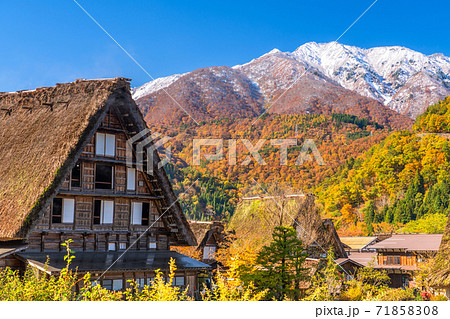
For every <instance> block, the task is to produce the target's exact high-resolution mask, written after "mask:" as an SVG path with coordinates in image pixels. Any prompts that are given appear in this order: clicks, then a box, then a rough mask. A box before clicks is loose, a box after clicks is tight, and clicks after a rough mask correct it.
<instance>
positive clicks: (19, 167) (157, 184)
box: [0, 78, 209, 295]
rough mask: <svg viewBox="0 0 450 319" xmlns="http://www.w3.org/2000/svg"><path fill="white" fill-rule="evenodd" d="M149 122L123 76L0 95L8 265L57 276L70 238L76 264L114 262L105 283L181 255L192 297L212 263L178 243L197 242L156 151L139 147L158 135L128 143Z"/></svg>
mask: <svg viewBox="0 0 450 319" xmlns="http://www.w3.org/2000/svg"><path fill="white" fill-rule="evenodd" d="M146 128H147V126H146V124H145V122H144V119H143V117H142V114H141V113H140V111H139V109H138V107H137V106H136V104H135V102H134V101H133V99H132V97H131V94H130V85H129V82H128V80H127V79H124V78H115V79H107V80H77V81H75V82H72V83H67V84H58V85H56V86H55V87H49V88H38V89H36V90H31V91H19V92H15V93H0V144H1V148H0V267H7V266H9V267H11V268H14V269H20V270H22V271H23V270H24V268H25V267H26V266H27V265H31V266H32V267H35V268H37V269H40V270H41V271H43V272H47V273H48V274H51V275H56V274H58V273H59V271H60V270H61V269H62V268H63V267H65V265H66V262H65V261H64V255H65V251H64V247H62V245H61V244H63V243H64V242H66V241H67V240H69V239H71V240H72V243H71V244H70V248H71V249H72V250H74V251H75V253H74V255H75V259H74V260H73V263H72V267H73V268H77V269H78V272H79V273H80V274H83V273H85V272H90V273H91V274H92V275H93V276H92V278H93V279H95V278H96V277H97V276H100V275H101V274H102V273H103V271H105V270H106V269H109V270H108V272H107V273H106V274H105V275H104V276H103V277H102V278H101V279H100V283H101V284H102V285H103V286H104V287H106V288H109V289H112V290H123V289H125V288H126V287H127V285H128V283H127V280H129V279H135V280H136V281H137V283H138V284H139V285H143V284H148V283H149V282H150V281H151V280H152V279H153V278H154V275H155V270H156V269H161V270H162V271H164V272H167V271H168V263H169V260H170V259H171V258H173V259H175V263H176V266H177V272H176V276H175V282H174V284H175V285H176V286H180V287H182V288H184V287H189V293H190V294H191V295H194V293H195V292H196V291H198V288H199V287H198V284H197V277H198V274H199V273H200V272H204V271H206V270H207V269H209V266H208V265H206V264H204V263H202V262H199V261H196V260H194V259H192V258H189V257H187V256H184V255H182V254H179V253H176V252H174V251H171V250H170V247H171V246H187V245H189V246H196V245H197V242H196V239H195V236H194V234H193V232H192V231H191V229H190V226H189V223H188V222H187V220H186V218H185V216H184V214H183V211H182V209H181V206H180V204H179V203H178V201H177V198H176V196H175V194H174V192H173V190H172V187H171V184H170V182H169V180H168V177H167V175H166V173H165V171H164V169H163V168H161V167H159V166H158V163H159V161H160V159H159V157H158V154H157V152H156V151H155V150H154V149H152V150H150V151H149V152H151V153H147V152H145V150H146V149H147V148H143V149H140V148H137V147H136V145H137V144H138V143H141V145H143V144H145V145H146V146H151V145H153V144H152V143H153V142H152V139H151V138H149V135H150V134H151V133H148V134H141V136H140V139H136V138H134V139H135V141H134V142H133V143H131V142H128V141H129V140H130V138H132V137H136V134H138V133H140V132H143V131H144V130H145V129H146ZM127 143H128V146H129V147H128V150H129V151H128V152H127ZM130 151H131V152H130ZM139 152H141V153H140V154H139ZM151 154H153V157H152V156H149V155H151ZM139 158H142V159H144V160H143V161H142V163H140V162H138V159H139ZM151 158H153V161H150V160H147V159H151ZM150 165H152V166H151V167H152V168H153V174H152V175H151V174H148V173H147V172H148V171H149V170H148V169H147V168H149V167H150ZM125 250H128V251H127V253H126V254H124V255H123V256H122V257H121V258H120V260H118V258H119V256H121V255H122V253H123V252H125ZM47 257H48V258H49V262H48V265H47V266H45V263H46V261H47ZM117 260H118V261H117Z"/></svg>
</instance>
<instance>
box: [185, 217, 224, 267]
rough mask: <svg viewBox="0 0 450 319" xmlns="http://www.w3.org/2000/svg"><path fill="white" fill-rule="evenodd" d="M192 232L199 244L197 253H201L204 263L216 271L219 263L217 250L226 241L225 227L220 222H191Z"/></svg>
mask: <svg viewBox="0 0 450 319" xmlns="http://www.w3.org/2000/svg"><path fill="white" fill-rule="evenodd" d="M189 224H190V226H191V229H192V232H193V233H194V235H195V237H196V239H197V242H198V243H199V244H198V246H197V251H198V252H199V253H200V255H201V258H202V262H204V263H205V264H208V265H210V266H212V268H213V269H216V268H217V266H218V262H217V259H216V253H217V250H218V249H219V247H220V244H221V243H222V242H223V241H224V240H225V225H224V223H222V222H219V221H196V220H190V221H189Z"/></svg>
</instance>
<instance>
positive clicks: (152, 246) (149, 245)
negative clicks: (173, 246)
mask: <svg viewBox="0 0 450 319" xmlns="http://www.w3.org/2000/svg"><path fill="white" fill-rule="evenodd" d="M148 248H149V249H156V242H149V243H148Z"/></svg>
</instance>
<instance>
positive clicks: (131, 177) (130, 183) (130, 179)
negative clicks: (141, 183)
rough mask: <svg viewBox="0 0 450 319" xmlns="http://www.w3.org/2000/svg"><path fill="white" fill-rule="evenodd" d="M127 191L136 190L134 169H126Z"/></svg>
mask: <svg viewBox="0 0 450 319" xmlns="http://www.w3.org/2000/svg"><path fill="white" fill-rule="evenodd" d="M127 190H129V191H134V190H136V169H135V168H131V167H128V168H127Z"/></svg>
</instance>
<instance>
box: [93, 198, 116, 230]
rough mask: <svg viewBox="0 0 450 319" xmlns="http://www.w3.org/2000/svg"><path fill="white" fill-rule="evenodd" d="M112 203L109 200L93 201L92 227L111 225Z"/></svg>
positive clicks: (112, 215) (112, 216)
mask: <svg viewBox="0 0 450 319" xmlns="http://www.w3.org/2000/svg"><path fill="white" fill-rule="evenodd" d="M113 218H114V202H113V201H112V200H111V201H110V200H98V199H96V200H94V225H101V224H112V223H113Z"/></svg>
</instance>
